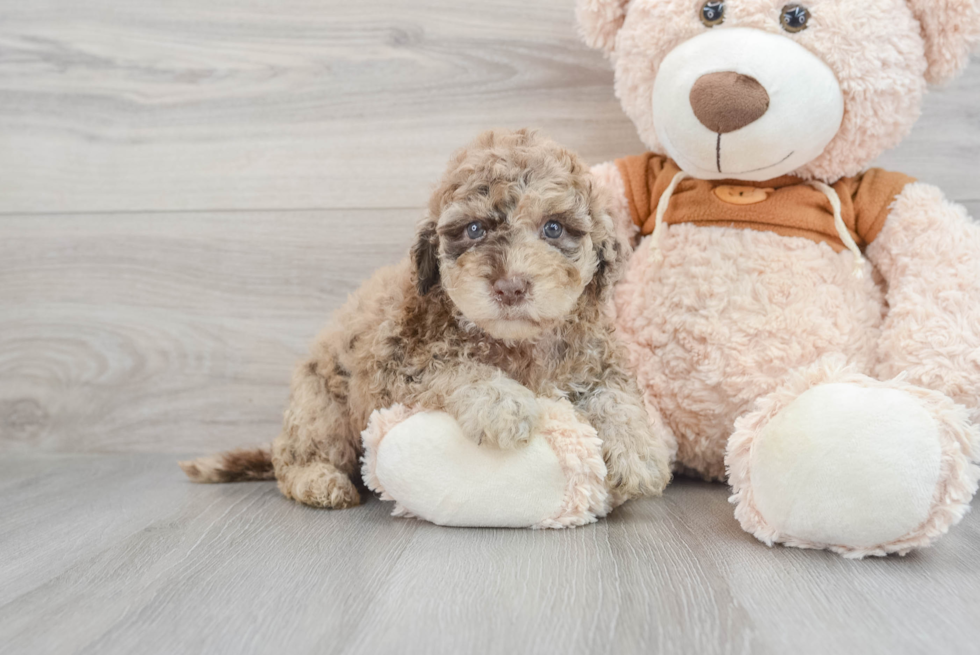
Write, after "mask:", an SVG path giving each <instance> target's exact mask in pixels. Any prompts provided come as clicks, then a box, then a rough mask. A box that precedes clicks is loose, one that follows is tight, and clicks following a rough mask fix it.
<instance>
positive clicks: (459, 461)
mask: <svg viewBox="0 0 980 655" xmlns="http://www.w3.org/2000/svg"><path fill="white" fill-rule="evenodd" d="M539 403H540V405H541V408H542V416H541V419H540V421H539V424H538V427H537V430H536V432H535V434H534V435H532V437H531V439H530V441H529V442H528V443H527V444H526V445H524V446H521V447H519V448H500V447H498V446H496V445H493V444H487V443H485V444H483V445H478V444H477V443H476V442H475V441H474V440H473V439H471V438H469V437H468V436H466V434H464V431H463V429H462V428H461V427H460V425H459V424H458V423H457V422H456V419H454V418H453V417H452V416H450V415H449V414H446V413H445V412H432V411H417V410H413V409H411V408H407V407H404V406H402V405H396V406H394V407H390V408H388V409H384V410H379V411H377V412H375V413H374V414H373V415H372V416H371V421H370V423H369V425H368V427H367V429H366V430H365V431H364V433H363V440H364V466H363V468H362V472H363V476H364V481H365V483H366V484H367V485H368V487H369V488H370V489H371V490H372V491H375V492H377V493H378V494H380V495H381V499H382V500H394V501H396V504H395V510H394V512H393V514H395V515H396V516H416V517H418V518H421V519H425V520H427V521H431V522H433V523H436V524H438V525H448V526H459V527H512V528H523V527H533V528H564V527H573V526H577V525H584V524H586V523H592V522H594V521H595V520H596V519H597V518H599V517H601V516H605V515H606V514H607V513H608V512H609V510H610V509H611V507H613V506H614V501H615V500H616V499H614V498H611V496H610V493H609V491H608V490H607V489H606V486H605V482H604V480H605V477H606V465H605V463H604V462H603V460H602V451H601V447H602V442H601V441H600V439H599V437H598V435H597V434H596V431H595V429H594V428H593V427H592V426H590V425H588V424H586V423H583V422H581V421H580V420H579V419H578V418H577V416H576V414H575V410H574V409H573V408H572V406H571V404H569V403H568V401H565V400H561V401H552V400H546V399H539Z"/></svg>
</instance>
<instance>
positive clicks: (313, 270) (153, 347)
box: [0, 0, 980, 452]
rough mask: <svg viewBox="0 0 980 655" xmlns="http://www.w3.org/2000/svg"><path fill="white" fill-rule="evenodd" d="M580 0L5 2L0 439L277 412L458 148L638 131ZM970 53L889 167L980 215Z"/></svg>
mask: <svg viewBox="0 0 980 655" xmlns="http://www.w3.org/2000/svg"><path fill="white" fill-rule="evenodd" d="M572 5H573V2H572V0H536V1H534V2H518V1H516V0H505V1H504V2H499V3H492V4H488V3H485V2H476V1H475V0H462V1H455V0H454V1H451V0H443V1H439V0H413V1H412V2H395V1H394V0H365V1H359V2H338V1H336V0H287V1H280V0H216V1H215V2H208V3H200V2H192V1H191V0H178V1H176V2H168V3H156V4H154V3H146V2H130V3H118V2H108V1H107V0H74V1H69V0H34V1H32V2H29V3H17V4H15V3H6V5H4V6H3V7H2V8H0V452H11V451H27V450H37V449H40V450H54V451H80V452H125V451H166V452H186V451H190V450H210V449H214V448H224V447H230V446H233V445H237V444H240V443H251V442H263V441H267V440H268V439H270V438H271V437H272V436H274V434H275V433H276V430H277V427H278V422H279V415H280V411H281V407H282V404H283V402H284V400H285V397H286V393H287V384H288V379H289V374H290V371H291V368H292V366H293V364H294V362H295V360H296V359H297V358H298V357H300V356H302V354H303V353H304V352H305V350H306V347H307V344H308V343H309V341H310V339H311V338H312V337H313V335H314V334H315V333H316V331H317V330H318V329H319V328H320V327H321V326H322V325H323V323H324V322H325V321H326V319H327V317H328V316H329V314H330V312H331V311H332V310H333V309H335V308H336V307H337V306H338V305H339V304H340V303H341V302H342V301H343V299H344V297H345V296H346V294H347V293H348V292H349V291H351V290H353V289H354V288H355V287H356V286H357V284H358V283H359V281H360V280H362V279H364V278H365V277H366V276H368V275H369V274H370V272H371V271H372V270H374V269H375V268H376V267H378V266H380V265H383V264H386V263H391V262H393V261H395V260H397V259H398V258H399V257H400V256H401V255H402V254H403V253H404V252H405V249H406V248H407V247H408V245H409V243H410V240H411V235H412V228H413V225H414V223H415V221H416V220H417V219H418V218H419V216H420V215H421V209H420V208H421V207H422V206H423V205H424V203H425V199H426V197H427V195H428V193H429V190H430V189H431V187H432V185H433V184H434V183H435V181H436V179H437V178H438V176H439V174H440V172H441V169H442V167H443V165H444V163H445V160H446V159H447V157H448V155H449V153H450V152H451V151H452V150H453V149H455V148H456V147H458V146H460V145H462V144H463V143H465V142H466V141H467V140H468V139H469V138H471V137H472V136H473V135H474V134H475V133H477V132H478V131H479V130H481V129H484V128H486V127H490V126H497V125H509V126H521V125H536V126H540V127H542V128H543V129H544V130H545V131H546V132H547V133H549V134H551V135H552V136H554V137H555V138H557V139H558V140H560V141H562V142H564V143H566V144H568V145H569V146H571V147H573V148H575V149H577V150H579V151H580V152H582V153H583V154H584V156H585V157H586V158H588V159H589V160H591V161H594V162H597V161H601V160H604V159H609V158H613V157H616V156H621V155H624V154H628V153H635V152H639V151H641V150H642V149H643V146H642V144H640V143H639V141H638V140H637V138H636V136H635V133H634V129H633V127H632V125H631V124H630V123H629V121H628V120H627V119H626V118H625V116H624V115H623V114H622V112H621V110H620V108H619V105H618V102H617V101H616V99H615V97H614V95H613V91H612V74H611V72H610V69H609V65H608V62H606V61H605V60H604V59H603V58H602V57H601V56H600V55H599V54H597V53H594V52H591V51H589V50H588V49H586V48H585V47H584V46H583V45H582V44H581V43H580V42H579V40H578V37H577V35H576V33H575V28H574V23H573V12H572ZM977 97H980V65H975V66H974V67H973V68H972V69H968V71H967V72H966V74H965V75H964V76H963V77H962V78H960V79H959V80H957V81H955V82H953V83H952V84H950V85H949V86H948V87H946V88H945V89H942V90H938V91H936V92H934V93H933V94H932V95H931V96H930V98H929V99H928V101H927V103H926V107H925V112H924V116H923V118H922V120H921V121H920V123H919V124H918V125H917V126H916V129H915V131H914V132H913V134H912V135H911V136H910V137H909V138H908V139H907V140H906V142H905V143H904V144H903V145H902V146H901V147H900V148H899V149H897V150H896V151H894V152H892V153H888V154H887V155H886V156H885V157H884V158H883V159H882V164H883V165H886V166H889V167H892V168H895V169H899V170H905V171H907V172H910V173H912V174H914V175H917V176H918V177H920V178H921V179H923V180H926V181H930V182H933V183H936V184H939V185H940V186H942V187H943V188H944V189H945V190H946V191H947V193H948V195H949V196H950V197H951V198H953V199H956V200H959V201H961V202H964V203H965V204H966V205H967V206H968V207H969V208H970V209H971V210H972V211H973V213H974V215H980V191H978V189H980V154H978V153H980V115H978V114H977V112H976V109H975V105H976V98H977Z"/></svg>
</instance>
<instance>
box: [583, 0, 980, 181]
mask: <svg viewBox="0 0 980 655" xmlns="http://www.w3.org/2000/svg"><path fill="white" fill-rule="evenodd" d="M784 4H785V3H784V2H771V1H769V0H736V1H731V0H730V1H729V2H727V3H726V16H725V22H724V24H723V25H721V26H718V27H716V28H713V29H712V31H722V30H728V29H731V28H749V29H753V30H758V31H761V32H764V33H767V34H773V35H779V36H780V37H782V38H784V39H785V40H786V41H787V42H790V43H793V44H798V45H799V46H802V47H803V48H805V49H806V50H808V51H809V52H810V53H812V54H814V55H815V56H816V57H817V58H819V59H820V60H821V61H822V62H823V63H824V64H826V65H827V66H828V67H829V69H830V70H831V71H833V74H834V76H835V77H836V79H837V81H838V82H839V84H840V89H841V92H842V94H843V100H844V115H843V118H842V121H841V123H840V128H839V129H838V130H837V132H836V136H835V137H834V138H833V140H832V141H831V142H830V144H829V145H828V146H827V147H826V148H824V149H823V151H822V152H821V153H818V154H817V156H815V157H814V158H813V159H812V160H810V161H807V162H805V163H804V164H802V165H800V166H799V167H798V168H797V169H795V171H792V172H794V173H795V174H796V175H798V176H800V177H803V178H804V179H820V180H823V181H824V182H827V183H833V182H835V181H836V180H838V179H840V178H842V177H848V176H854V175H857V174H859V173H860V172H861V171H862V170H863V169H864V168H865V167H866V166H867V165H868V164H870V163H871V162H872V161H874V159H875V158H876V157H878V156H879V155H880V154H881V153H882V152H884V151H885V150H887V149H889V148H892V147H894V146H895V145H897V144H898V143H899V142H900V141H901V140H902V139H903V138H904V137H905V136H906V135H907V134H908V132H909V130H910V129H911V127H912V125H913V123H915V121H916V119H917V118H918V117H919V113H920V108H921V105H922V98H923V96H924V94H925V90H926V84H927V82H940V81H944V80H947V79H949V78H951V77H952V76H954V75H955V73H956V72H958V71H959V70H960V69H961V68H962V67H963V66H964V65H965V64H966V63H967V60H968V53H969V52H970V51H971V50H972V48H973V47H974V44H975V43H976V39H977V35H978V34H980V15H978V3H977V2H976V0H942V2H939V3H937V2H935V0H913V1H912V2H909V3H903V2H900V1H897V0H862V1H861V2H821V3H816V4H813V5H812V6H809V7H808V8H809V10H810V13H811V20H810V27H809V28H808V29H806V30H804V31H803V32H800V33H797V34H792V35H790V34H788V33H786V32H784V31H783V30H782V28H781V27H780V24H779V14H780V10H781V8H782V7H783V5H784ZM699 9H700V5H699V4H698V3H691V2H690V0H632V1H631V2H627V1H626V0H579V5H578V17H579V25H580V27H581V30H582V33H583V35H584V37H585V40H586V42H587V43H589V44H590V45H592V46H593V47H598V48H600V49H602V50H603V51H604V52H606V53H607V54H608V55H609V56H610V57H611V58H612V60H613V64H614V66H615V69H616V87H615V91H616V96H617V97H618V98H619V99H620V101H621V102H622V105H623V109H624V110H625V111H626V113H627V115H629V117H630V118H631V119H632V120H633V122H634V124H635V125H636V127H637V131H638V132H639V134H640V137H641V138H642V139H643V141H644V143H646V145H647V147H648V148H650V150H652V151H654V152H657V153H659V154H667V152H665V149H664V146H663V144H662V142H661V140H660V138H659V136H658V131H657V126H656V125H655V121H654V112H653V86H654V81H655V80H656V78H657V74H658V72H659V68H660V65H661V63H662V62H663V60H664V58H665V57H666V56H667V55H668V54H669V53H670V52H671V51H672V50H674V48H676V47H677V46H679V45H681V44H682V43H684V42H685V41H688V40H690V39H692V38H694V37H697V36H699V35H702V34H704V33H705V31H706V29H707V28H706V27H705V26H704V25H703V24H702V23H701V20H700V18H699V11H698V10H699ZM716 70H718V69H715V70H706V71H705V72H716ZM737 72H739V73H743V74H747V75H751V74H752V71H751V70H738V71H737ZM785 74H786V80H787V82H788V81H790V80H791V78H792V76H793V75H795V70H794V69H793V68H791V67H786V69H785ZM685 98H686V95H685ZM800 124H806V121H802V120H801V122H800ZM709 145H710V144H709ZM787 172H790V171H787ZM772 176H773V175H770V177H772Z"/></svg>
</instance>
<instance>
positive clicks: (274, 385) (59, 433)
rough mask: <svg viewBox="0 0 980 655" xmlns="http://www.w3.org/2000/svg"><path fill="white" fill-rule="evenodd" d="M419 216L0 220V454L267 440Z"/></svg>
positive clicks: (182, 448)
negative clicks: (339, 321) (357, 294)
mask: <svg viewBox="0 0 980 655" xmlns="http://www.w3.org/2000/svg"><path fill="white" fill-rule="evenodd" d="M419 215H420V212H419V211H418V210H346V211H345V210H333V211H313V212H310V211H293V212H288V211H287V212H278V213H276V212H226V213H208V214H190V213H188V214H138V215H129V214H115V215H70V216H64V215H55V216H29V217H23V216H20V217H3V218H0V235H2V236H0V298H3V299H4V300H3V311H2V312H0V452H2V451H4V450H20V451H23V450H34V449H45V450H48V449H51V450H67V451H103V452H104V451H120V450H122V451H128V450H144V451H147V450H148V451H166V452H188V451H193V450H195V449H208V448H214V447H231V446H234V445H236V444H242V443H262V442H267V441H270V440H271V439H272V438H273V437H274V436H275V435H276V433H277V431H278V423H279V417H280V415H281V411H282V407H283V405H284V403H285V400H286V395H287V392H288V385H289V375H290V373H291V370H292V367H293V364H294V363H295V361H296V360H297V359H298V358H299V357H301V356H302V355H303V354H304V353H305V352H306V350H307V345H308V343H309V341H311V340H312V338H313V336H314V335H315V334H316V332H317V331H319V329H320V328H321V327H322V326H323V325H324V324H325V323H326V321H327V319H328V317H329V312H330V310H331V309H332V308H334V307H337V306H339V305H340V304H341V303H342V302H343V301H344V299H345V298H346V296H347V294H348V293H349V292H350V291H352V290H354V289H355V288H356V287H357V286H358V285H359V284H360V282H361V280H363V279H365V278H366V277H368V276H369V275H370V274H371V273H372V271H373V270H374V269H375V268H376V267H378V266H380V265H383V264H389V263H394V262H396V261H398V260H399V259H401V258H402V257H403V256H404V255H405V254H406V253H407V249H408V245H409V244H410V243H411V240H412V235H413V232H414V226H415V221H416V219H417V218H418V216H419ZM3 237H6V238H3Z"/></svg>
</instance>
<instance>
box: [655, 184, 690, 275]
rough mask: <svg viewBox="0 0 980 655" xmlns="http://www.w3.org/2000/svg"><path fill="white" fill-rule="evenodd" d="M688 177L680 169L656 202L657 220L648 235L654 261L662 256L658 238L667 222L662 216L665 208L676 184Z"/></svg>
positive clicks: (668, 204) (665, 211)
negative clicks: (651, 232)
mask: <svg viewBox="0 0 980 655" xmlns="http://www.w3.org/2000/svg"><path fill="white" fill-rule="evenodd" d="M689 177H690V175H688V174H687V173H685V172H684V171H681V172H680V173H678V174H677V175H675V176H674V179H672V180H671V181H670V185H669V186H668V187H667V190H666V191H664V192H663V194H662V195H661V196H660V201H659V202H657V222H656V223H655V224H654V227H653V234H651V235H650V251H651V252H652V253H653V258H654V260H655V261H660V260H661V259H662V258H663V256H664V255H663V253H662V252H661V251H660V239H661V238H662V237H663V234H664V231H665V230H666V229H667V224H666V223H665V222H664V216H666V215H667V208H668V207H670V198H671V196H673V195H674V191H675V190H676V189H677V185H678V184H680V183H681V182H682V181H683V180H686V179H687V178H689Z"/></svg>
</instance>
